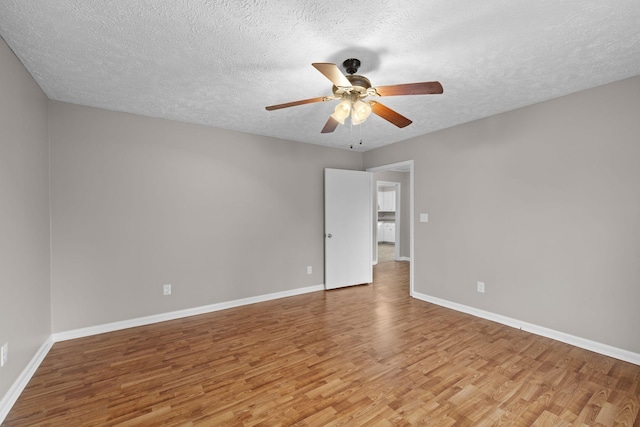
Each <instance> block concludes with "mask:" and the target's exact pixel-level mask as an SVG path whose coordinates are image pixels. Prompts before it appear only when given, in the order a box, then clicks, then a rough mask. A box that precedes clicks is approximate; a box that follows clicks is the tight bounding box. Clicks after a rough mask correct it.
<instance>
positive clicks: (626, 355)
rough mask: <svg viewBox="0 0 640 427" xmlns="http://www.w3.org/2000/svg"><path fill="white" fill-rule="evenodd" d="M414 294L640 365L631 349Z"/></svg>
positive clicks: (638, 356)
mask: <svg viewBox="0 0 640 427" xmlns="http://www.w3.org/2000/svg"><path fill="white" fill-rule="evenodd" d="M412 296H413V297H414V298H416V299H419V300H422V301H426V302H430V303H432V304H436V305H439V306H441V307H445V308H450V309H452V310H456V311H459V312H462V313H466V314H470V315H472V316H476V317H479V318H482V319H486V320H491V321H492V322H497V323H501V324H503V325H506V326H511V327H512V328H516V329H520V330H522V331H525V332H530V333H532V334H535V335H540V336H543V337H546V338H551V339H553V340H556V341H560V342H563V343H565V344H570V345H573V346H576V347H580V348H583V349H585V350H590V351H593V352H595V353H599V354H602V355H605V356H609V357H613V358H615V359H619V360H623V361H625V362H629V363H633V364H635V365H639V366H640V354H638V353H634V352H632V351H629V350H624V349H621V348H617V347H613V346H610V345H607V344H603V343H599V342H596V341H591V340H588V339H585V338H581V337H577V336H575V335H571V334H567V333H565V332H560V331H556V330H554V329H549V328H545V327H543V326H538V325H534V324H532V323H528V322H523V321H521V320H518V319H513V318H511V317H507V316H503V315H501V314H496V313H492V312H490V311H485V310H480V309H478V308H474V307H470V306H468V305H463V304H458V303H457V302H452V301H448V300H445V299H441V298H437V297H433V296H430V295H426V294H422V293H420V292H414V293H413V295H412Z"/></svg>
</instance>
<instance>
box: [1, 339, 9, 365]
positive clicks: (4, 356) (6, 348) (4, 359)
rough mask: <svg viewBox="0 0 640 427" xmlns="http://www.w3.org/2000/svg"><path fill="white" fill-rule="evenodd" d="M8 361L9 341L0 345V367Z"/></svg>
mask: <svg viewBox="0 0 640 427" xmlns="http://www.w3.org/2000/svg"><path fill="white" fill-rule="evenodd" d="M8 361H9V343H4V344H3V345H2V347H0V367H3V366H4V365H6V364H7V362H8Z"/></svg>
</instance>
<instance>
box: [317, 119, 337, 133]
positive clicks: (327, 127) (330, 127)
mask: <svg viewBox="0 0 640 427" xmlns="http://www.w3.org/2000/svg"><path fill="white" fill-rule="evenodd" d="M339 124H340V122H338V121H337V120H336V119H334V118H333V117H331V116H329V120H327V123H325V124H324V127H323V128H322V131H321V132H320V133H330V132H333V131H334V130H336V128H337V127H338V125H339Z"/></svg>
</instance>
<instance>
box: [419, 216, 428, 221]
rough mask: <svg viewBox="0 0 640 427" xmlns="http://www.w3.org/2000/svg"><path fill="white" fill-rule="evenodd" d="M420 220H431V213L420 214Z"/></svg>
mask: <svg viewBox="0 0 640 427" xmlns="http://www.w3.org/2000/svg"><path fill="white" fill-rule="evenodd" d="M420 222H429V214H420Z"/></svg>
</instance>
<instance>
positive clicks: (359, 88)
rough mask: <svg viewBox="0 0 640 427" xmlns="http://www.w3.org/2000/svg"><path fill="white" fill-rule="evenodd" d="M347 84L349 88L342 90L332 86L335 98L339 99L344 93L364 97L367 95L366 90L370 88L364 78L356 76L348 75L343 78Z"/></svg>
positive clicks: (367, 80)
mask: <svg viewBox="0 0 640 427" xmlns="http://www.w3.org/2000/svg"><path fill="white" fill-rule="evenodd" d="M345 77H346V78H347V80H349V83H351V87H347V88H343V87H337V86H333V95H334V96H336V97H338V98H339V97H341V96H342V95H343V94H345V93H356V94H358V96H359V97H365V96H367V95H368V93H367V89H369V88H370V87H371V82H370V81H369V79H368V78H366V77H365V76H358V75H353V74H352V75H348V76H345Z"/></svg>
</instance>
